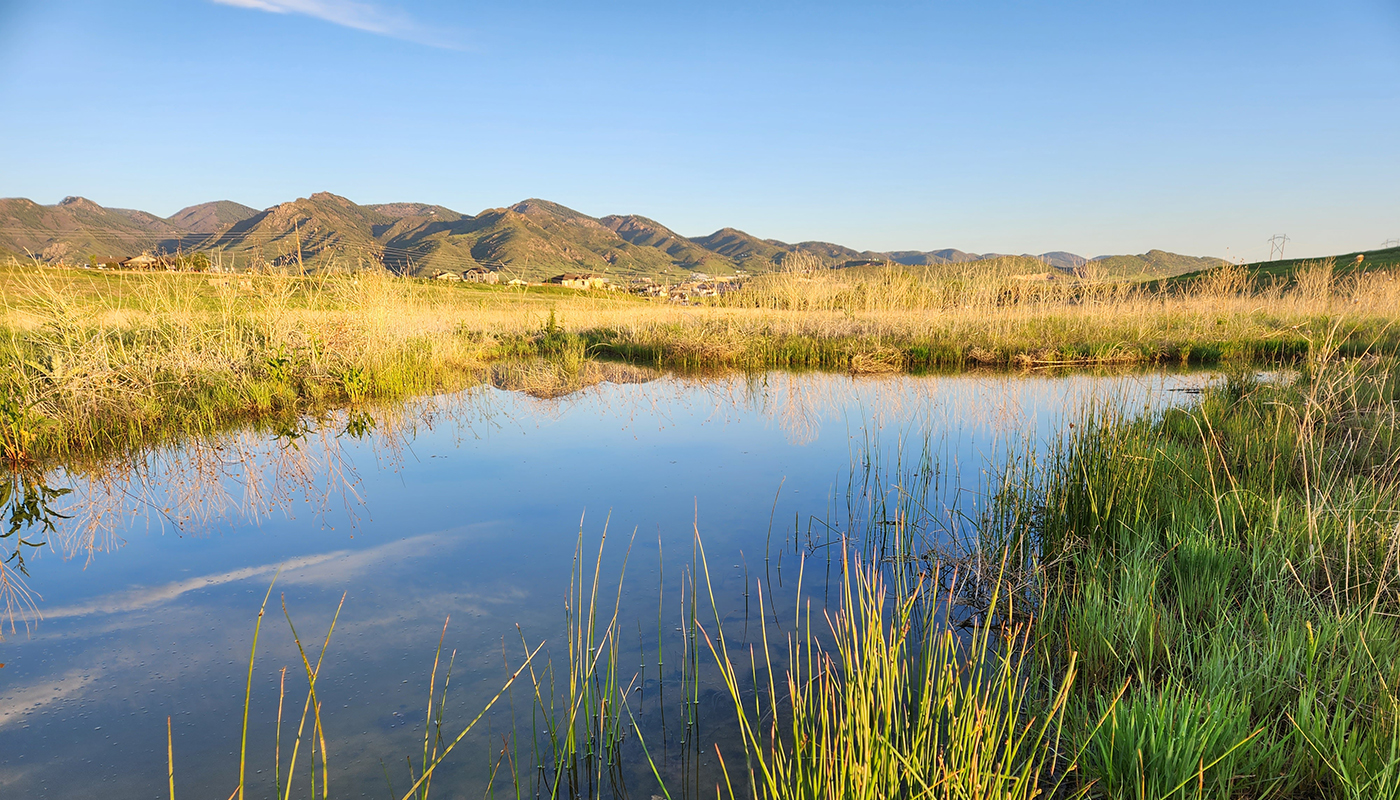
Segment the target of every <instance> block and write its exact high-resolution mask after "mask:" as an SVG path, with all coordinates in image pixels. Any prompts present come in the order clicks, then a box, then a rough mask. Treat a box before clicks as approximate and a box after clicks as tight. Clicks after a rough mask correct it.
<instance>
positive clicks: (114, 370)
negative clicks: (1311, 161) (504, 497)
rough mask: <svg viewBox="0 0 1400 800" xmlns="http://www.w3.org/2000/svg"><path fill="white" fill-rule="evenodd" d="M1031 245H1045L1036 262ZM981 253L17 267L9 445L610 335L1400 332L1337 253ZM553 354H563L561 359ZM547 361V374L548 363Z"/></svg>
mask: <svg viewBox="0 0 1400 800" xmlns="http://www.w3.org/2000/svg"><path fill="white" fill-rule="evenodd" d="M1022 262H1024V263H1022ZM1043 274H1044V265H1043V264H1041V263H1040V262H1038V261H1034V260H1032V259H1008V260H1005V261H1004V262H994V263H992V264H978V265H974V266H973V267H970V268H969V267H963V266H956V267H954V266H943V267H938V268H928V269H918V270H913V269H911V270H899V269H877V270H834V271H821V270H811V271H808V270H791V271H786V272H781V273H776V274H773V275H769V276H764V277H762V278H759V279H755V280H753V281H751V282H750V283H749V284H748V285H747V286H745V287H744V288H743V289H742V290H741V291H739V292H736V293H733V294H731V295H728V296H725V297H722V298H715V299H714V302H712V303H711V304H709V305H700V306H681V305H677V304H671V303H665V302H654V301H647V300H642V299H639V298H635V297H631V296H628V295H625V294H622V293H611V292H576V291H568V290H564V291H559V290H549V289H538V288H531V289H529V290H520V289H514V288H507V287H477V286H469V285H440V284H434V283H428V282H423V281H413V280H405V279H401V278H395V277H391V276H389V275H386V274H382V273H360V274H357V275H337V276H325V277H315V278H303V277H290V276H287V275H283V274H240V275H212V276H211V275H202V274H178V273H155V274H152V273H146V274H134V273H127V274H120V273H117V274H109V273H101V272H96V271H92V270H73V269H55V268H35V267H31V266H21V265H12V266H11V267H10V268H9V269H0V297H2V298H3V311H0V362H2V363H0V447H3V449H4V451H5V455H7V456H8V457H10V458H11V459H16V458H21V457H24V456H30V457H49V456H61V455H64V454H72V453H77V452H85V451H96V450H103V449H113V448H117V449H120V448H122V447H127V446H139V445H140V444H141V443H148V442H150V441H151V440H153V439H158V438H160V437H163V436H176V437H178V436H186V435H190V434H194V433H199V432H207V431H209V430H212V429H217V428H218V427H219V426H221V425H226V424H227V423H228V422H230V421H231V420H234V419H254V418H259V417H267V416H270V415H271V416H275V415H277V414H289V413H291V414H296V413H303V412H305V411H306V410H308V409H311V408H316V407H324V406H328V405H337V404H343V403H347V402H357V401H359V400H362V399H366V398H370V397H386V398H392V397H403V396H409V395H414V394H423V393H431V392H435V391H442V390H448V389H453V388H459V387H461V386H464V385H467V384H470V383H473V382H479V381H486V380H491V379H492V375H491V374H490V373H489V372H488V371H487V370H486V369H485V367H486V365H487V364H488V363H490V362H493V361H499V360H501V359H502V358H506V357H511V356H531V357H533V356H545V357H547V358H549V359H550V360H551V362H552V365H551V366H550V369H549V370H545V371H540V370H538V369H536V370H534V371H533V372H531V370H527V369H525V368H521V369H518V370H514V371H512V370H510V369H505V370H504V371H503V370H501V369H497V370H495V372H496V373H497V375H496V378H497V379H498V380H499V381H500V382H503V383H508V382H512V381H513V382H515V383H518V384H520V385H522V386H524V385H525V384H531V385H532V386H533V389H534V390H535V391H536V392H537V393H545V394H550V393H557V392H559V391H567V390H568V388H569V387H570V386H581V385H587V384H588V383H589V382H592V381H593V380H594V379H596V378H598V375H596V374H594V373H596V372H597V370H596V369H593V368H590V367H587V366H585V365H586V363H588V362H589V361H590V360H591V359H593V358H595V357H598V356H612V357H619V358H623V359H626V360H629V361H633V362H637V363H641V364H646V365H650V366H666V367H678V368H712V367H729V368H735V367H737V368H745V369H763V368H772V367H780V368H781V367H801V368H822V369H836V370H843V371H849V372H853V373H881V372H893V371H903V370H918V369H929V368H961V367H965V366H968V365H979V364H982V365H995V366H1003V367H1005V366H1021V367H1036V366H1050V365H1085V364H1109V363H1118V364H1131V363H1160V362H1172V363H1214V362H1218V361H1222V360H1230V359H1237V360H1253V361H1259V360H1279V359H1286V358H1290V357H1296V356H1298V355H1301V354H1303V353H1306V352H1307V351H1308V349H1309V348H1310V347H1312V344H1311V343H1312V342H1317V341H1322V340H1324V339H1326V340H1329V341H1334V342H1337V343H1339V346H1340V348H1341V349H1342V350H1343V351H1346V350H1348V349H1351V350H1358V349H1364V348H1378V349H1383V350H1384V349H1394V348H1395V345H1396V343H1397V341H1400V339H1397V336H1396V333H1395V331H1394V325H1393V323H1394V321H1395V319H1396V314H1397V311H1396V309H1400V280H1397V279H1396V277H1395V276H1394V275H1392V274H1390V273H1372V274H1364V275H1361V274H1352V275H1346V276H1338V275H1337V274H1336V272H1335V271H1334V269H1333V267H1332V265H1331V264H1330V263H1329V262H1322V263H1319V264H1315V265H1311V266H1309V267H1307V268H1305V269H1303V270H1302V271H1301V272H1299V273H1298V274H1297V276H1296V280H1295V281H1293V282H1291V283H1289V284H1282V283H1277V284H1272V285H1269V286H1265V287H1258V286H1256V285H1254V283H1252V282H1251V280H1250V276H1249V275H1248V274H1247V273H1246V272H1245V271H1244V269H1243V268H1239V267H1231V268H1226V269H1221V270H1217V271H1214V272H1212V273H1209V274H1207V275H1206V276H1204V277H1201V278H1198V279H1195V280H1194V282H1185V283H1182V284H1179V285H1177V286H1175V287H1173V288H1171V289H1162V288H1149V287H1145V286H1143V285H1141V284H1135V283H1128V282H1114V281H1106V280H1095V279H1089V278H1085V279H1073V278H1063V277H1062V278H1058V279H1055V280H1047V279H1045V278H1044V277H1041V276H1042V275H1043ZM545 372H550V374H549V375H545ZM546 384H547V385H546Z"/></svg>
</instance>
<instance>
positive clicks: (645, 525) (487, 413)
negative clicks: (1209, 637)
mask: <svg viewBox="0 0 1400 800" xmlns="http://www.w3.org/2000/svg"><path fill="white" fill-rule="evenodd" d="M1182 382H1185V383H1198V382H1199V378H1193V377H1190V376H1160V375H1149V376H1127V377H1121V376H1120V377H1089V376H1076V377H1022V376H1000V375H994V376H979V375H964V376H957V377H909V376H898V377H888V378H859V379H856V378H849V377H845V376H834V375H819V374H804V375H792V374H781V373H772V374H767V375H759V376H753V377H742V376H740V377H727V378H721V379H711V380H694V379H680V378H663V379H660V380H657V381H653V382H651V383H649V384H642V385H635V384H634V385H611V384H604V385H601V386H598V387H594V388H593V389H591V390H588V391H586V392H583V393H580V394H577V395H573V396H570V397H566V398H563V399H560V400H551V401H545V400H536V399H533V398H530V397H526V396H523V395H516V394H510V393H505V392H500V391H497V390H494V389H489V388H487V389H478V390H473V391H470V392H467V393H465V394H463V395H458V396H453V397H444V398H436V399H433V400H430V401H425V402H424V403H422V404H420V406H419V407H417V408H415V409H409V410H405V411H402V412H398V413H387V412H386V413H385V414H383V415H381V417H382V418H381V419H380V427H379V429H378V431H377V432H376V433H375V434H373V435H371V436H368V437H365V438H364V439H361V440H355V439H353V438H351V437H349V436H336V435H335V433H336V430H338V426H343V419H341V418H339V417H335V418H333V419H331V420H329V421H327V423H326V424H325V425H323V426H322V428H321V430H320V432H316V431H312V432H310V433H308V434H307V435H306V436H305V437H303V438H302V439H300V440H299V441H298V442H297V444H296V445H295V446H294V447H288V446H287V444H286V443H279V442H276V441H268V440H263V439H259V438H257V437H255V436H252V435H247V434H243V435H238V434H234V435H230V436H229V437H227V438H226V440H225V441H222V442H219V443H208V446H207V447H205V448H204V449H202V450H200V449H199V448H192V449H189V450H186V451H183V452H181V453H158V454H152V455H151V456H150V458H149V460H148V461H147V462H146V465H145V468H144V469H142V470H136V471H134V472H133V471H130V470H128V471H124V472H122V473H120V474H115V475H114V474H113V473H112V471H111V470H110V469H109V470H107V471H105V472H103V471H101V470H97V469H95V468H93V467H86V468H83V469H78V468H76V467H75V469H74V474H73V475H72V476H70V477H69V480H71V481H72V483H73V485H74V486H75V488H77V489H78V490H79V491H78V492H76V493H75V495H74V496H73V497H72V499H73V500H74V501H75V502H74V506H73V507H74V510H75V511H77V512H78V513H77V514H76V516H75V518H74V519H73V520H71V521H70V522H69V523H68V525H67V528H66V529H65V530H63V531H61V535H59V536H56V537H51V538H52V540H53V541H52V542H51V544H50V546H49V547H48V548H45V549H44V550H42V551H40V552H38V553H36V554H33V555H31V557H30V559H29V562H28V565H29V571H30V578H29V585H30V587H31V588H32V589H33V591H34V592H35V593H36V594H37V595H39V596H41V599H39V600H38V601H37V605H38V610H39V611H40V612H41V613H42V614H43V619H42V620H38V621H34V620H30V622H29V628H28V630H27V631H26V628H25V623H24V622H23V621H21V622H19V623H18V625H19V628H18V630H17V631H15V632H9V631H7V633H6V637H5V639H4V640H3V642H0V653H3V656H0V661H3V662H5V667H4V668H3V669H0V794H3V795H4V796H6V797H64V798H83V797H93V798H97V797H101V798H127V797H143V798H144V797H151V796H156V795H163V793H164V791H165V785H166V775H165V768H166V765H165V749H164V741H163V739H164V727H165V718H166V716H167V715H168V716H170V717H172V719H173V729H174V750H175V758H176V783H177V787H176V788H177V792H179V793H180V794H182V795H183V796H187V797H189V796H197V797H226V796H227V795H228V793H229V791H230V790H232V789H233V787H234V786H236V784H237V769H238V763H237V755H238V738H239V733H240V724H241V711H242V708H241V706H242V697H243V682H244V680H245V676H246V669H247V656H248V647H249V644H250V642H251V635H252V626H253V622H254V618H255V615H256V611H257V607H258V605H259V603H260V602H261V600H262V597H263V594H264V593H265V592H266V590H267V586H268V583H269V581H270V580H271V579H272V576H273V574H274V572H275V571H276V570H277V569H278V568H279V567H280V568H281V570H282V571H281V577H280V578H279V580H278V583H277V589H276V593H275V594H274V597H273V601H272V604H273V605H275V604H277V602H278V597H279V596H282V595H285V598H286V602H287V606H288V608H289V609H290V611H291V613H292V615H293V619H294V620H295V621H296V623H297V626H298V630H299V631H300V632H301V633H302V636H303V639H304V641H306V642H307V643H308V644H310V643H311V642H316V643H318V644H319V641H320V638H321V637H323V636H324V633H325V629H326V627H327V625H328V624H329V622H330V618H331V615H332V614H333V612H334V610H335V608H336V604H337V602H338V601H339V599H340V596H341V595H342V593H344V594H345V595H346V602H345V610H344V612H343V613H342V615H341V618H340V621H339V624H338V627H337V630H336V634H335V638H334V640H333V641H332V644H331V647H330V650H329V654H328V665H327V667H326V668H325V670H324V672H323V677H322V680H321V683H320V688H319V691H320V692H321V693H322V699H323V702H324V703H325V706H326V713H325V722H326V726H327V728H328V731H329V732H330V734H331V738H330V740H329V741H328V749H329V751H330V764H331V781H332V789H333V793H335V794H337V795H338V796H357V795H360V794H361V793H364V794H366V795H367V796H383V795H386V794H387V793H388V792H387V788H386V786H385V779H384V777H383V772H382V769H381V763H380V762H381V759H382V760H383V762H385V764H386V765H387V766H388V768H389V769H390V771H391V775H392V776H393V778H394V780H395V788H396V789H397V790H398V791H399V793H400V794H401V793H402V792H403V791H404V790H405V789H406V788H407V782H406V781H405V780H403V775H404V772H405V769H404V767H403V766H402V765H403V758H404V756H405V755H408V754H410V753H414V752H415V747H418V748H420V749H421V737H422V718H423V704H424V702H425V700H426V687H427V674H428V671H429V669H430V668H431V665H432V656H433V649H434V647H435V646H436V642H437V637H438V635H439V633H440V632H441V629H442V625H443V620H444V618H445V617H446V616H448V615H451V618H452V619H451V624H450V626H449V628H448V632H447V637H446V647H447V650H448V651H451V650H452V649H454V648H455V649H456V650H457V665H456V668H455V674H454V679H453V680H454V685H453V694H452V700H451V702H450V704H449V726H450V723H451V722H452V721H453V720H454V716H453V713H452V712H453V711H455V712H456V715H455V719H456V720H457V721H459V722H465V720H467V719H469V718H470V716H472V715H474V714H475V712H476V710H478V709H479V708H480V706H481V704H482V703H483V702H484V701H485V700H486V699H488V698H489V697H490V695H491V694H494V692H495V690H496V689H497V688H499V685H500V683H501V681H502V680H503V678H504V676H505V675H506V674H508V671H509V670H508V669H507V667H506V664H507V663H510V664H512V665H513V664H515V663H518V661H519V658H520V651H521V641H520V638H521V635H520V633H519V632H518V631H517V627H516V626H517V625H519V626H520V629H521V630H523V631H524V633H525V636H526V638H528V639H529V640H530V641H531V643H532V644H533V643H536V642H538V641H540V640H549V641H550V644H549V645H547V648H548V647H554V646H562V644H563V643H562V641H561V640H560V637H561V636H562V608H563V601H564V598H565V596H566V594H567V592H568V586H569V576H570V570H571V566H572V559H573V555H574V552H575V545H576V543H577V542H578V536H579V532H580V529H582V532H583V537H584V539H585V542H586V548H587V549H590V550H591V549H592V548H594V547H596V544H597V542H598V539H599V537H600V536H601V534H602V531H603V529H604V525H605V523H606V526H607V530H608V536H609V542H608V546H607V549H606V550H605V554H606V556H605V567H604V574H605V576H615V575H616V573H617V570H618V568H619V567H620V563H621V559H622V557H623V555H624V553H625V551H626V548H627V542H628V540H629V539H630V538H631V537H632V536H633V533H634V531H635V532H636V542H635V544H634V545H633V550H632V553H631V556H630V558H631V560H630V563H629V565H628V569H627V580H626V583H625V590H624V600H623V603H624V605H623V611H622V615H621V618H622V620H623V621H624V625H625V626H629V629H630V628H631V627H635V628H637V637H638V640H639V641H641V642H642V643H643V645H642V646H644V647H647V648H648V649H649V650H651V649H654V647H655V643H656V638H657V632H656V629H657V614H658V596H657V582H658V577H657V573H658V565H659V564H662V563H664V565H665V566H664V570H665V583H666V592H667V594H666V595H664V596H663V597H662V600H663V601H664V606H663V608H662V611H663V613H664V614H665V615H667V620H666V622H665V630H671V629H672V623H673V621H674V620H672V619H671V617H674V616H675V615H676V614H677V613H679V606H678V605H677V604H676V602H675V600H676V598H677V597H678V588H679V584H678V583H677V581H678V580H679V576H680V574H681V568H682V565H684V564H686V563H689V559H690V555H691V553H690V543H691V540H692V530H693V527H694V526H698V529H699V531H700V533H701V535H702V537H703V540H704V542H705V546H706V548H707V551H708V553H709V556H710V564H711V567H712V577H713V578H714V580H715V583H716V591H717V594H718V595H719V598H720V603H721V605H723V606H725V611H726V613H728V614H729V615H730V616H731V617H733V616H735V615H738V614H739V613H740V611H741V609H742V604H743V602H744V601H743V599H742V595H743V592H744V590H743V587H744V586H745V585H748V584H746V582H745V577H744V575H745V573H746V568H747V570H748V571H749V572H751V573H756V571H757V569H758V565H759V564H760V562H761V561H762V559H763V555H764V550H765V542H766V541H767V539H768V535H769V530H770V519H771V520H774V522H773V525H772V527H773V529H774V530H775V534H774V536H775V537H777V538H779V539H785V538H788V537H790V536H791V533H792V531H793V530H794V528H797V529H798V530H805V526H807V525H809V524H810V520H811V519H812V518H814V517H815V518H823V517H834V516H839V515H840V513H843V512H842V511H841V509H844V508H845V503H846V501H845V499H844V493H845V492H846V484H847V482H848V480H849V479H850V477H851V474H852V472H851V471H852V463H853V461H854V460H856V457H857V456H858V455H859V454H860V453H861V452H862V451H863V450H864V449H865V448H868V447H872V446H875V447H879V448H881V449H882V451H883V452H884V453H886V454H890V453H894V452H896V451H897V450H898V449H899V448H900V447H903V448H904V449H905V451H906V453H911V454H912V453H917V452H919V451H921V450H922V448H923V446H924V442H925V440H926V437H927V439H928V441H930V442H931V443H932V448H933V453H934V454H935V456H936V457H937V458H938V459H939V461H940V463H941V464H942V465H943V471H944V473H945V474H947V475H949V476H950V478H951V480H952V484H961V485H962V486H963V487H964V488H976V487H977V486H979V485H980V484H981V482H982V480H983V477H982V476H983V472H984V470H985V468H986V466H987V464H988V458H989V457H992V456H994V455H995V454H999V453H1000V454H1004V453H1006V452H1009V451H1012V450H1015V449H1016V448H1018V447H1020V446H1021V443H1023V442H1026V441H1030V442H1039V441H1043V440H1045V439H1046V438H1047V437H1049V436H1051V435H1053V434H1054V433H1055V432H1056V431H1057V430H1058V426H1059V424H1061V421H1062V420H1063V417H1064V415H1065V414H1066V413H1070V414H1073V413H1075V412H1076V411H1077V410H1078V409H1080V408H1082V407H1083V406H1084V405H1085V404H1086V403H1088V402H1092V401H1094V400H1096V399H1098V400H1104V399H1109V398H1116V399H1117V400H1118V401H1120V402H1123V403H1127V404H1134V405H1136V404H1141V403H1144V402H1162V401H1163V399H1164V398H1167V397H1168V395H1167V394H1166V393H1164V392H1162V391H1161V390H1162V389H1163V388H1164V386H1165V385H1171V384H1177V383H1182ZM215 445H217V449H216V447H215ZM884 458H885V460H886V461H890V460H892V458H891V457H890V456H889V455H886V456H885V457H884ZM247 463H257V464H258V465H260V468H259V469H256V470H254V474H252V475H248V474H245V473H244V472H243V470H244V465H246V464H247ZM133 476H136V477H133ZM950 485H951V484H950ZM269 506H272V507H273V508H272V510H271V513H265V514H264V513H260V512H263V511H266V510H267V509H268V507H269ZM117 509H121V510H123V511H122V512H121V513H116V510H117ZM133 511H135V512H136V513H132V512H133ZM249 516H251V517H253V518H254V519H253V521H251V522H250V521H249V520H248V517H249ZM804 520H807V521H808V522H804ZM838 522H839V520H838ZM658 541H659V542H660V546H661V547H662V549H663V555H661V556H658V552H657V548H658ZM775 546H776V545H775ZM788 563H789V567H788V569H789V570H791V569H792V566H791V565H792V563H793V562H792V561H789V562H788ZM752 577H753V575H752V574H750V575H749V578H750V580H751V579H752ZM604 580H605V583H606V581H607V577H605V579H604ZM675 624H679V623H675ZM286 630H287V629H286V623H285V620H284V619H283V618H282V615H281V610H280V607H279V608H278V609H277V610H276V612H275V613H270V614H269V616H268V618H267V622H266V623H265V627H264V633H263V638H262V644H261V645H260V648H259V650H260V652H259V661H258V665H257V669H256V673H255V680H254V697H253V708H252V718H253V722H252V725H251V729H250V735H249V748H250V754H251V756H250V765H249V774H250V776H251V778H252V780H253V781H254V782H255V783H256V785H257V786H258V787H259V788H258V790H257V791H255V792H254V793H253V796H263V795H264V794H270V793H271V788H270V780H271V768H272V764H271V759H272V739H271V737H272V728H273V726H272V720H273V719H274V718H275V710H276V703H277V681H278V677H279V671H280V669H281V668H282V667H284V666H286V667H290V668H291V669H290V670H289V673H288V674H289V678H288V685H289V686H290V685H292V683H293V679H294V678H295V677H296V670H297V669H298V668H299V667H298V663H299V661H298V657H297V656H296V653H295V649H294V645H293V644H292V643H291V641H290V637H289V636H288V635H287V633H286ZM289 697H290V698H293V699H291V700H289V702H288V707H289V709H290V707H291V706H296V708H295V709H292V710H289V711H288V714H289V715H292V716H295V715H296V714H298V713H299V710H300V702H301V701H300V698H299V697H298V696H297V695H296V694H295V693H291V694H289ZM639 708H640V706H639ZM517 710H519V709H517ZM468 712H470V713H468ZM508 713H509V712H508V710H506V709H505V708H504V707H503V708H502V709H501V711H500V713H498V714H494V715H493V716H492V717H491V718H490V719H488V721H487V726H486V727H483V728H482V729H481V730H480V732H479V733H474V734H473V735H472V736H471V737H469V738H468V739H467V740H465V741H464V743H463V745H462V746H461V748H460V749H459V750H458V751H457V752H456V753H454V756H453V760H452V762H451V767H450V768H449V769H447V770H446V771H445V772H443V773H442V774H441V775H440V776H439V778H438V783H437V784H436V785H435V791H439V792H442V793H443V795H444V796H458V795H459V794H460V795H462V796H477V795H479V794H480V792H481V789H482V788H483V787H484V785H485V782H486V780H487V779H488V777H489V775H490V773H491V770H492V768H493V765H494V764H495V761H496V758H497V756H498V754H499V751H500V748H501V739H500V735H501V733H502V731H503V730H505V728H506V727H508V725H507V719H508V716H507V715H508ZM643 713H644V712H643ZM265 784H266V786H265ZM711 791H712V790H711ZM220 792H222V794H220ZM507 793H509V792H507ZM295 794H304V791H299V792H296V793H295ZM643 796H647V795H646V793H643Z"/></svg>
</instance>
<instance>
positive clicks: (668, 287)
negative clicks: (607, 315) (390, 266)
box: [427, 266, 745, 303]
mask: <svg viewBox="0 0 1400 800" xmlns="http://www.w3.org/2000/svg"><path fill="white" fill-rule="evenodd" d="M427 277H428V278H429V279H431V280H438V281H447V282H465V283H483V284H493V285H495V284H501V283H503V282H504V284H505V285H507V286H562V287H564V288H567V289H588V290H603V291H612V292H628V293H630V294H635V295H641V296H643V297H652V298H656V299H658V300H666V301H669V302H673V303H689V302H691V301H692V300H697V299H699V298H702V297H716V296H718V295H722V294H726V293H728V292H732V291H734V290H736V289H738V288H739V287H740V286H741V285H743V284H742V281H743V278H744V277H745V276H744V275H735V276H724V277H712V276H710V275H707V274H705V273H703V272H692V273H691V274H690V276H689V278H688V279H687V280H683V281H678V282H676V283H665V282H659V281H657V280H655V279H653V278H636V279H634V280H631V281H628V282H626V283H614V282H613V281H612V280H611V279H609V278H608V277H607V276H605V275H601V274H599V273H596V272H564V273H561V274H559V275H555V276H553V277H551V278H547V279H545V280H543V281H540V282H538V283H536V282H531V281H526V280H522V279H520V278H511V279H509V280H505V281H503V279H502V277H501V273H500V272H498V271H496V270H492V269H488V268H486V267H481V266H477V267H472V268H471V269H468V270H464V271H462V272H453V271H449V270H437V271H436V272H433V273H431V274H429V275H428V276H427Z"/></svg>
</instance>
